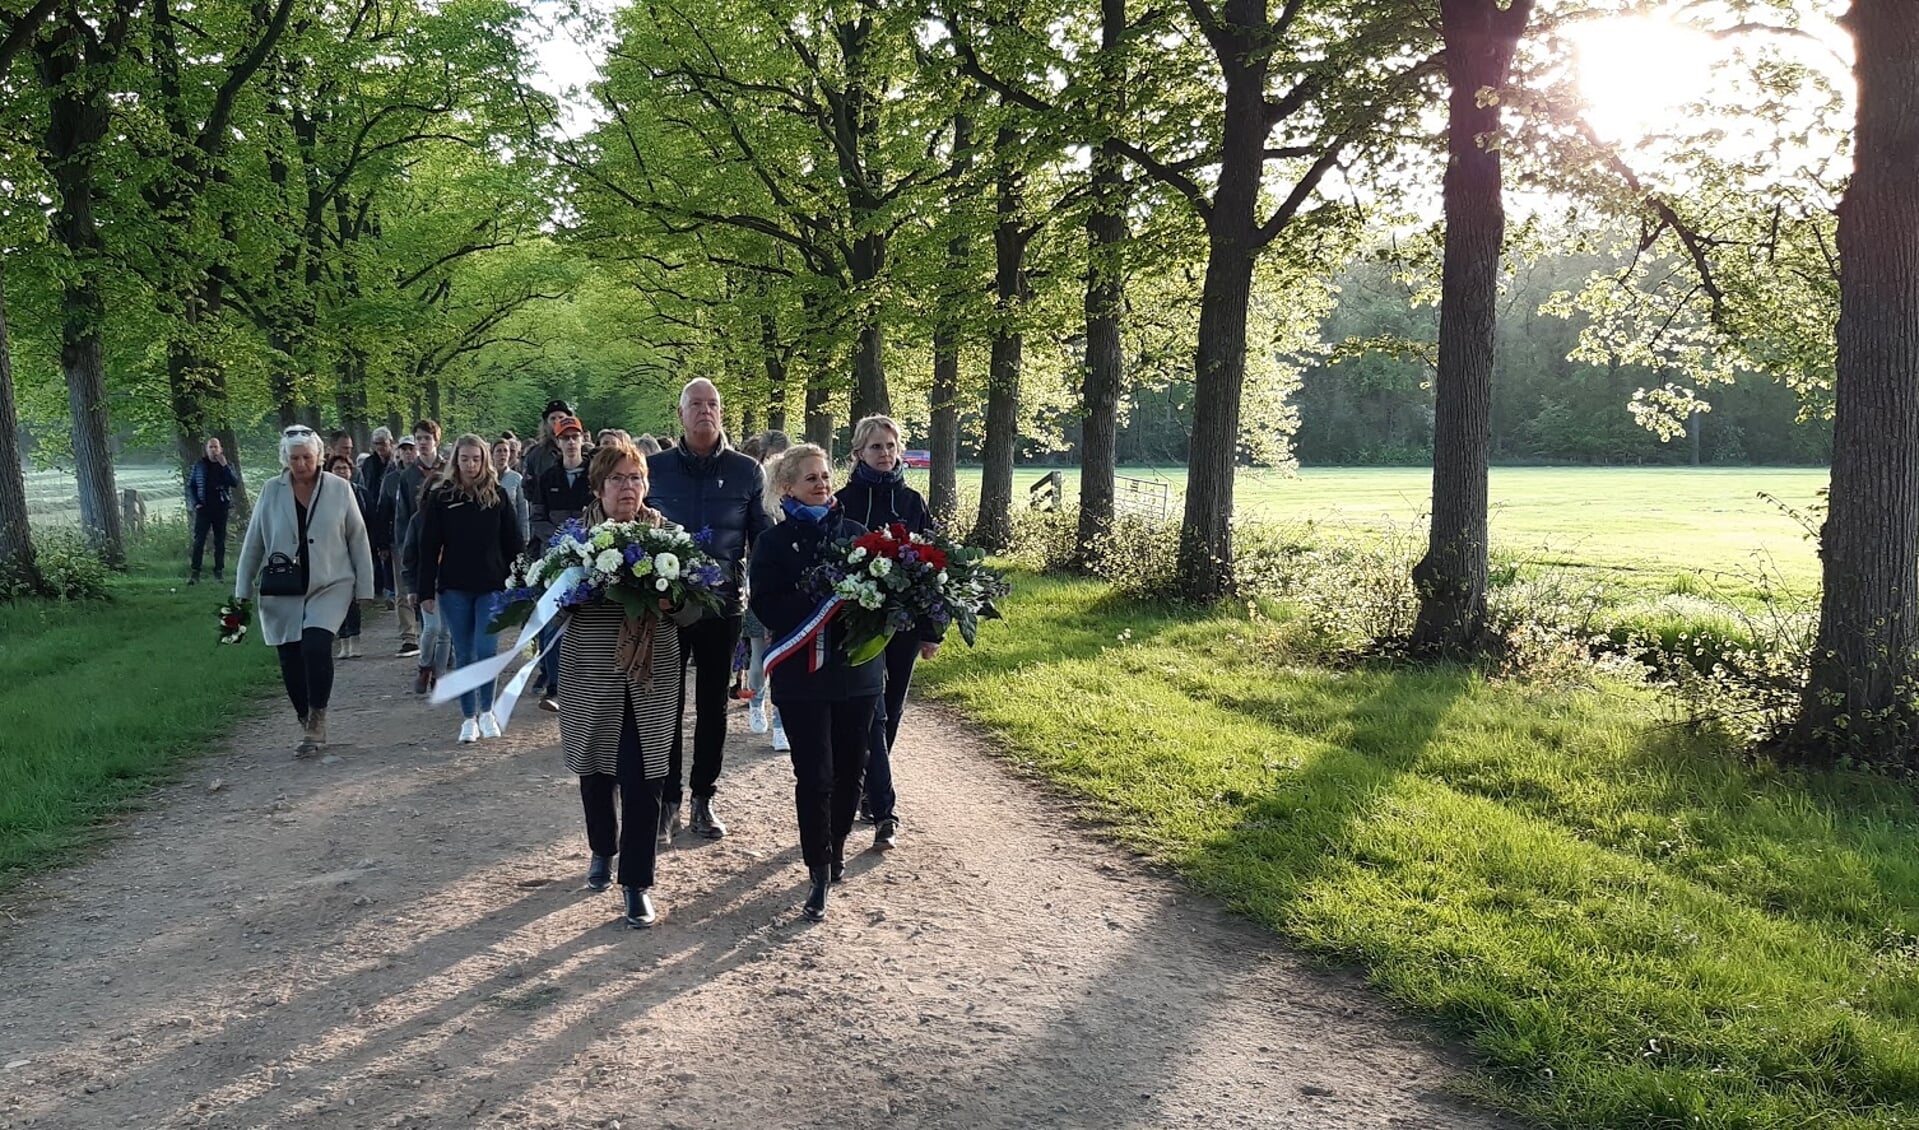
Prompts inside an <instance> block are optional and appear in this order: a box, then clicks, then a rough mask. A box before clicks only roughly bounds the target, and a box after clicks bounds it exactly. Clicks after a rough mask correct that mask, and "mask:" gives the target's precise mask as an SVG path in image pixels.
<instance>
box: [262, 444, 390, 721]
mask: <svg viewBox="0 0 1919 1130" xmlns="http://www.w3.org/2000/svg"><path fill="white" fill-rule="evenodd" d="M321 451H322V444H321V442H320V436H319V434H318V433H317V432H315V431H313V430H312V429H311V428H303V427H298V426H295V427H291V428H288V429H286V431H284V432H282V433H281V435H280V466H282V467H285V468H286V473H285V474H282V475H280V476H279V477H278V478H274V479H269V480H267V484H266V485H265V486H264V487H262V488H261V489H260V498H259V501H258V502H257V503H256V504H255V505H254V508H253V517H252V519H251V520H250V521H248V523H247V536H246V541H245V542H244V543H242V545H241V547H240V566H239V569H238V570H237V571H236V572H235V573H234V577H233V595H234V596H235V597H237V598H238V599H240V600H248V599H251V598H252V597H253V596H254V594H255V593H256V592H257V593H258V594H259V596H260V635H261V636H262V637H263V638H264V639H265V640H266V642H267V643H268V645H270V646H272V647H273V648H275V649H277V650H278V651H279V654H280V678H281V681H282V682H283V683H284V684H285V685H286V692H287V699H288V701H290V702H292V703H293V712H294V713H295V714H297V715H299V718H300V726H301V728H302V730H303V733H302V735H301V738H300V744H299V746H298V748H297V750H296V751H295V752H296V756H299V757H316V756H318V755H319V753H320V750H321V749H322V748H324V747H325V745H326V740H327V739H326V711H327V700H328V699H329V698H331V697H332V695H333V636H334V633H335V632H336V631H338V630H339V628H340V625H341V623H342V622H343V621H345V620H346V614H347V610H348V609H349V608H351V607H352V606H353V603H354V601H356V600H372V599H373V548H372V544H371V543H370V542H369V541H368V540H367V533H366V523H365V522H364V520H362V519H361V517H360V506H359V503H358V501H356V500H355V499H354V497H353V491H352V489H351V488H350V487H349V486H348V485H347V484H346V483H344V482H342V481H341V480H340V479H337V478H335V477H333V476H331V475H323V474H321V473H320V455H321ZM276 590H281V592H280V594H278V595H276Z"/></svg>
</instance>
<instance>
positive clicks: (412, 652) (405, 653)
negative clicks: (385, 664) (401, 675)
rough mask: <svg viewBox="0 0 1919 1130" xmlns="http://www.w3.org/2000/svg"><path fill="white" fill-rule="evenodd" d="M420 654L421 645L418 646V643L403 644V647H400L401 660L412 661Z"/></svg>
mask: <svg viewBox="0 0 1919 1130" xmlns="http://www.w3.org/2000/svg"><path fill="white" fill-rule="evenodd" d="M418 654H420V645H419V644H417V643H403V644H401V645H400V655H399V658H401V659H411V658H412V657H413V656H416V655H418Z"/></svg>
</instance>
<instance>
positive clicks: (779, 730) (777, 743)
mask: <svg viewBox="0 0 1919 1130" xmlns="http://www.w3.org/2000/svg"><path fill="white" fill-rule="evenodd" d="M773 752H774V753H792V752H793V743H791V742H789V741H787V740H786V727H785V726H782V725H780V724H779V723H778V722H775V723H773Z"/></svg>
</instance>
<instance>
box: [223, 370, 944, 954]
mask: <svg viewBox="0 0 1919 1130" xmlns="http://www.w3.org/2000/svg"><path fill="white" fill-rule="evenodd" d="M679 418H680V424H681V429H682V433H681V435H680V437H679V438H678V439H677V440H664V441H655V440H653V439H652V438H651V437H640V438H639V439H634V438H633V437H631V436H629V435H628V434H627V433H625V432H623V431H618V430H613V429H608V430H605V431H602V432H601V433H600V435H599V437H598V440H597V442H595V443H591V444H589V442H588V440H587V433H586V428H585V426H584V425H583V424H582V423H581V421H580V420H579V418H578V417H577V416H576V415H575V414H574V412H573V410H572V407H571V406H570V405H568V404H567V403H565V402H564V401H560V400H555V401H554V402H552V403H551V404H549V405H547V410H546V412H545V414H544V420H543V425H542V435H541V438H540V439H539V441H538V442H536V443H534V444H533V445H531V446H529V447H526V448H524V449H522V448H521V446H520V444H519V441H518V438H517V437H516V436H514V435H513V433H511V432H508V433H504V434H503V435H502V436H501V438H499V439H498V440H495V441H493V442H492V443H490V444H489V443H488V442H487V441H486V440H485V439H483V438H482V437H480V436H479V435H477V434H467V435H462V436H460V437H459V438H458V439H456V440H455V441H454V442H453V444H452V446H451V449H450V451H448V452H446V453H444V454H443V453H442V451H441V445H440V428H439V425H438V424H437V423H436V422H434V421H432V420H421V421H419V422H418V423H417V424H416V425H415V426H414V428H413V430H412V432H411V434H409V435H407V436H403V437H400V439H399V440H398V441H397V442H395V440H394V438H393V436H392V435H391V434H390V432H388V431H387V429H384V428H383V429H380V430H378V431H376V432H375V433H374V435H373V451H372V452H369V453H367V454H366V455H364V456H362V457H360V459H358V460H357V461H356V460H355V459H354V458H353V454H352V449H351V443H352V441H351V438H350V437H345V436H341V435H336V436H335V437H333V443H332V446H331V449H330V450H329V447H328V445H326V444H323V443H322V441H321V438H320V436H319V434H318V433H317V432H314V431H312V430H311V429H307V428H302V427H292V428H288V429H286V431H285V432H284V433H283V435H282V437H281V441H280V463H281V466H282V467H283V468H284V472H283V473H282V474H281V475H279V476H277V477H276V478H274V479H273V480H271V481H270V482H269V483H268V484H267V485H266V486H265V487H264V488H263V489H262V490H261V492H260V498H259V500H258V502H257V504H256V506H255V509H254V513H253V517H252V520H251V522H250V523H249V525H248V528H247V533H246V537H245V540H244V542H243V544H242V547H241V551H240V558H239V564H238V569H237V573H236V577H235V592H236V595H238V596H239V597H241V598H243V599H244V598H251V597H253V596H255V595H256V594H257V595H258V596H259V607H260V623H261V634H262V636H263V637H264V638H265V640H266V642H267V643H268V644H270V645H272V646H273V647H275V648H276V649H277V651H278V653H279V658H280V668H281V674H282V677H283V680H284V683H285V686H286V693H287V697H288V700H289V701H290V702H291V703H292V705H293V708H294V711H295V713H296V714H297V715H298V716H299V719H300V723H301V727H302V732H301V739H300V743H299V746H298V749H297V753H298V755H300V756H314V755H317V754H318V753H319V752H320V751H322V750H323V749H324V747H325V744H326V740H327V736H326V711H327V707H328V700H329V697H330V693H331V688H332V682H333V660H334V659H335V658H351V657H353V656H354V655H356V654H357V653H358V652H357V644H356V643H355V642H354V640H355V637H356V636H357V634H358V628H359V622H358V614H359V610H360V605H361V604H363V603H365V602H369V601H372V600H374V599H376V594H380V595H384V596H385V597H386V598H387V599H388V600H389V601H390V602H391V603H390V607H392V608H394V609H395V611H396V613H397V618H398V623H399V631H400V637H401V638H400V655H401V656H403V657H417V669H416V673H415V676H414V679H413V688H414V690H415V691H416V692H419V693H425V692H426V691H427V690H428V689H429V688H430V687H431V686H432V684H433V682H434V680H435V679H436V678H437V676H438V674H439V673H440V672H441V671H442V670H444V669H446V668H448V667H465V666H468V665H470V664H473V663H476V662H479V661H480V660H483V659H486V658H489V657H491V656H493V655H495V654H496V652H497V649H498V643H497V640H496V638H495V636H494V635H493V634H492V633H491V632H489V631H488V630H487V627H488V624H489V622H490V621H491V620H492V619H493V617H494V615H495V613H496V612H497V611H498V607H499V602H500V599H501V596H502V592H503V590H504V589H505V586H506V579H507V576H508V572H509V569H510V567H511V566H512V564H513V563H514V562H515V561H516V560H517V559H519V558H520V557H521V556H522V555H523V554H528V553H531V554H538V553H540V552H542V551H543V549H544V547H545V546H546V544H547V540H548V539H549V538H550V537H551V536H552V534H553V533H554V531H556V530H558V529H559V528H561V527H562V526H563V525H564V524H565V523H566V522H567V521H569V520H571V519H577V520H579V521H580V522H581V523H583V524H584V525H586V526H588V527H590V526H592V525H594V524H596V523H598V522H600V521H605V520H609V519H611V520H617V521H623V522H633V521H638V522H644V523H647V524H649V525H655V526H675V527H679V528H681V529H684V530H686V531H689V532H700V533H702V534H703V535H704V538H703V541H704V545H703V548H704V550H705V552H706V553H708V554H709V555H711V556H712V557H713V558H714V559H716V560H717V561H718V562H719V563H720V564H721V566H722V567H723V570H724V582H723V584H722V586H721V589H720V596H721V601H720V606H719V608H718V609H717V610H710V609H702V608H698V607H691V608H675V607H670V606H665V605H663V606H662V608H661V617H660V618H658V619H654V618H640V619H631V618H629V617H628V616H627V614H626V611H625V609H624V608H623V606H621V605H620V604H618V603H617V602H613V601H610V600H600V601H594V602H590V603H588V604H584V605H580V606H577V607H575V608H573V609H571V610H569V611H568V612H566V613H565V614H564V615H563V616H562V617H561V618H559V619H556V621H555V622H554V623H553V624H552V625H550V626H549V628H548V630H547V634H546V636H545V638H544V639H543V640H542V646H543V650H544V653H543V655H542V656H541V658H540V660H539V664H540V666H539V670H538V682H537V684H536V690H537V694H538V696H539V701H540V705H541V706H542V707H543V708H545V709H547V710H550V711H553V712H555V713H557V714H558V715H559V726H560V738H561V746H562V749H563V751H564V754H565V760H566V765H567V768H568V770H569V771H570V772H572V773H574V774H576V775H577V776H578V777H579V782H580V800H581V805H582V810H583V814H584V822H585V828H586V835H587V843H588V847H589V851H590V863H589V865H588V868H587V875H586V885H587V886H588V887H589V888H591V889H594V890H605V889H608V888H609V887H610V886H612V885H613V883H614V881H615V879H616V874H615V865H616V863H617V881H618V883H619V885H620V887H621V888H622V891H623V893H624V896H625V921H626V923H627V924H628V925H630V926H634V927H645V926H650V925H652V924H653V922H654V921H656V919H657V909H656V907H655V906H654V903H653V898H652V888H653V886H654V881H655V863H656V860H657V853H658V850H659V849H660V848H661V847H665V846H670V845H671V843H672V842H673V839H674V837H675V836H676V835H679V834H681V833H683V832H684V833H688V834H693V835H700V836H706V837H712V838H718V837H722V836H725V835H726V834H727V826H726V824H725V822H724V821H723V820H722V819H721V816H720V813H719V811H718V810H717V805H716V798H717V796H718V793H719V782H720V778H721V775H722V770H723V768H724V763H725V748H726V740H727V711H728V707H729V703H730V702H731V701H732V700H733V699H734V693H735V692H734V686H733V680H734V675H735V673H736V654H738V655H739V656H741V659H742V662H743V665H744V667H745V668H746V669H745V670H744V671H743V672H740V673H741V674H742V675H743V677H744V682H745V686H746V691H745V692H744V693H750V695H751V701H750V702H749V704H748V713H749V721H750V728H751V729H752V730H753V732H754V733H756V734H765V733H770V734H771V735H772V740H773V742H774V748H775V749H776V750H778V751H780V752H785V753H788V754H789V756H790V758H791V760H792V765H793V773H794V805H795V816H796V821H797V824H798V828H799V839H800V846H801V852H802V855H803V857H804V859H805V863H806V866H807V870H808V879H809V884H810V885H809V889H808V892H807V895H806V898H805V902H804V911H805V913H806V914H807V916H808V917H811V918H814V919H819V918H822V917H824V916H825V914H826V908H827V902H828V899H829V897H830V892H831V888H832V886H833V885H834V884H836V883H838V882H840V881H841V879H842V878H843V876H844V873H845V860H846V843H847V840H848V839H849V837H850V836H851V834H852V829H853V825H854V823H855V820H856V818H857V817H859V816H860V815H862V814H864V815H865V816H866V817H867V818H868V819H870V820H871V821H872V822H873V823H874V825H875V837H874V846H875V847H876V848H882V849H884V848H891V847H894V846H896V844H897V842H898V828H899V821H898V816H897V813H896V811H895V807H896V803H897V798H896V795H895V790H894V787H893V776H892V758H891V752H892V746H893V743H894V741H895V740H896V738H897V735H898V731H899V721H900V716H901V713H902V711H903V709H904V705H905V700H906V694H907V688H908V686H909V685H910V683H911V680H912V675H913V669H914V664H915V663H916V662H917V661H918V660H919V659H922V658H930V657H931V656H932V655H933V654H935V653H936V652H937V650H938V648H939V640H940V633H939V631H938V630H936V629H935V628H934V627H933V626H932V625H930V624H928V625H921V626H920V627H919V629H918V630H915V631H912V632H903V633H901V634H900V636H899V637H897V638H895V639H894V640H893V641H892V643H891V645H890V646H889V647H888V648H887V649H886V651H885V652H884V653H883V654H882V655H881V656H879V657H876V658H874V659H872V660H871V661H869V662H866V663H863V664H860V665H858V666H853V665H850V664H849V663H848V662H847V659H846V656H845V651H844V648H843V647H842V646H841V644H842V640H841V639H840V638H839V634H838V630H837V626H829V632H831V633H832V638H831V639H830V644H831V646H830V647H829V649H828V654H829V656H830V658H829V659H828V660H827V662H826V663H825V664H824V665H823V666H821V667H820V668H819V669H817V670H813V669H810V667H809V665H808V664H807V663H806V662H805V661H798V662H791V663H783V664H780V665H778V666H776V667H775V668H774V669H773V670H771V671H767V670H765V669H764V665H763V664H764V656H765V654H766V649H767V647H768V645H769V644H770V643H771V642H772V641H775V640H778V639H779V638H781V637H782V636H784V635H786V634H788V633H789V632H791V631H793V630H794V629H795V628H796V627H797V626H799V625H800V624H801V623H802V622H803V621H805V620H806V619H807V618H808V617H809V616H810V615H811V614H812V612H813V611H814V609H815V607H816V606H817V604H818V595H817V594H814V593H812V592H810V591H809V590H808V588H807V585H806V573H807V570H808V569H810V568H811V566H812V565H813V564H814V563H815V561H816V558H817V554H818V550H819V547H820V545H821V544H822V543H824V542H829V541H832V540H835V539H839V538H844V537H853V536H857V535H859V534H861V533H864V532H865V531H866V530H868V529H871V528H875V527H879V526H884V525H890V524H892V523H895V522H898V523H903V524H905V525H906V526H907V527H908V528H909V529H910V530H914V531H924V530H926V529H928V528H929V526H930V520H929V517H928V514H927V510H926V505H925V502H924V500H923V499H922V498H921V497H920V495H919V493H918V492H917V491H915V490H914V489H913V488H912V487H910V486H908V485H907V484H906V482H905V478H904V475H903V469H902V463H901V455H902V451H901V448H902V440H903V437H902V435H901V432H900V428H899V426H898V424H896V423H895V422H894V421H892V420H891V419H888V418H887V417H884V416H872V417H868V418H866V419H864V420H861V421H860V422H859V423H858V425H857V426H856V427H855V429H854V436H853V459H852V461H851V464H850V471H849V473H848V476H847V481H846V482H844V483H843V484H839V483H836V480H835V469H834V466H833V461H832V459H831V458H830V457H829V455H828V453H827V452H826V451H825V450H824V449H822V448H820V447H818V446H815V445H813V444H799V445H792V444H790V443H789V442H788V441H787V439H786V437H785V436H784V435H781V434H779V433H777V432H771V433H767V434H765V435H762V436H757V437H754V439H752V440H750V441H748V442H747V444H746V445H745V450H740V449H736V448H735V447H733V445H732V444H731V443H730V442H729V440H728V438H727V436H726V434H725V432H724V430H723V428H722V426H721V420H722V413H721V401H720V393H719V390H718V389H717V388H716V387H715V386H714V385H713V383H712V382H710V381H707V380H704V379H696V380H693V381H690V382H688V383H687V385H686V386H685V388H684V389H683V390H682V391H681V395H680V402H679ZM343 440H344V444H343V443H342V441H343ZM209 447H210V448H211V447H212V445H211V444H210V445H209ZM209 454H211V451H210V453H209ZM195 471H196V474H198V473H199V467H198V466H196V469H195ZM327 472H332V474H330V475H329V474H328V473H327ZM327 480H331V481H327ZM207 481H209V482H213V483H215V484H216V485H217V482H218V479H217V476H211V475H209V476H207ZM198 527H199V522H198V520H197V518H196V530H197V529H198ZM200 540H201V539H200V538H199V537H198V536H196V551H195V561H194V565H195V572H196V575H197V573H198V568H199V561H200V553H199V549H198V544H199V542H200ZM217 545H218V543H217V542H216V546H217ZM221 561H222V558H221V556H220V554H219V553H218V551H217V550H216V557H215V568H216V574H217V573H218V571H219V567H220V564H221ZM416 611H417V616H416V615H415V612H416ZM689 666H691V667H692V668H693V670H692V672H691V674H689V673H688V671H687V668H688V667H689ZM689 692H690V695H691V698H692V707H693V724H692V731H693V732H692V735H691V737H692V740H691V743H690V744H691V746H692V758H691V764H690V772H688V771H687V770H688V768H689V766H688V765H687V763H686V759H685V757H684V748H685V746H686V745H687V744H688V743H687V742H686V740H685V739H686V734H685V729H686V725H685V715H686V705H687V698H688V697H689ZM493 706H494V687H493V684H492V683H491V682H488V683H485V684H483V685H481V686H479V687H476V688H474V689H472V690H470V691H467V692H465V693H463V694H462V695H461V696H460V708H461V723H460V730H459V736H458V740H459V742H461V743H470V742H476V741H481V740H485V739H490V738H496V737H499V736H500V733H501V727H500V724H499V722H498V720H497V719H496V717H495V716H494V713H493ZM689 800H690V806H689V804H688V801H689ZM689 809H690V811H689Z"/></svg>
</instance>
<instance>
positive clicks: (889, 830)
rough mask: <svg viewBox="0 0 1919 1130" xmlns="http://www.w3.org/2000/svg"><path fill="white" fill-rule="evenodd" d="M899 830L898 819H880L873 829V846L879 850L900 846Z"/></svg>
mask: <svg viewBox="0 0 1919 1130" xmlns="http://www.w3.org/2000/svg"><path fill="white" fill-rule="evenodd" d="M899 832H900V822H899V821H897V820H882V821H880V823H879V827H877V828H875V829H874V830H873V846H874V847H876V848H878V849H879V850H881V851H885V850H886V849H887V848H896V847H898V846H900V841H899Z"/></svg>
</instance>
